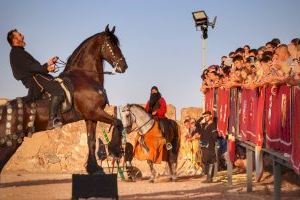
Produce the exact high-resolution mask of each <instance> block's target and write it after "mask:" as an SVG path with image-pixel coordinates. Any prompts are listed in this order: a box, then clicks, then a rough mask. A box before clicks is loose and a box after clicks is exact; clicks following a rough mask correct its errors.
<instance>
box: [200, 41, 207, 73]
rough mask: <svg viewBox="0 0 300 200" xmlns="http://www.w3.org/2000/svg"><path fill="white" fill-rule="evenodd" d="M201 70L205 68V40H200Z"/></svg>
mask: <svg viewBox="0 0 300 200" xmlns="http://www.w3.org/2000/svg"><path fill="white" fill-rule="evenodd" d="M201 67H202V69H204V68H205V67H206V39H203V38H202V66H201Z"/></svg>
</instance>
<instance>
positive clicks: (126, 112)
mask: <svg viewBox="0 0 300 200" xmlns="http://www.w3.org/2000/svg"><path fill="white" fill-rule="evenodd" d="M130 107H131V105H130V104H127V105H125V106H123V107H122V108H121V110H120V111H121V112H120V116H121V121H122V124H123V127H124V129H125V130H126V132H127V133H130V132H131V130H132V125H133V123H135V117H134V114H133V113H132V112H131V110H130Z"/></svg>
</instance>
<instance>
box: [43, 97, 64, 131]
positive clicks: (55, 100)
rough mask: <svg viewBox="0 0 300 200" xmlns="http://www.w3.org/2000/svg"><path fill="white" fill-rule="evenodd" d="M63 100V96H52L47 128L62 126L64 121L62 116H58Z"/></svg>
mask: <svg viewBox="0 0 300 200" xmlns="http://www.w3.org/2000/svg"><path fill="white" fill-rule="evenodd" d="M62 101H63V97H62V96H53V97H51V102H50V108H49V121H48V125H47V130H51V129H54V128H56V127H61V126H62V122H61V120H60V118H58V117H56V116H57V114H58V110H59V108H60V104H61V102H62Z"/></svg>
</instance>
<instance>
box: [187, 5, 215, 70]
mask: <svg viewBox="0 0 300 200" xmlns="http://www.w3.org/2000/svg"><path fill="white" fill-rule="evenodd" d="M192 14H193V18H194V21H195V27H196V30H197V31H200V30H201V32H202V68H203V69H204V68H205V67H206V39H207V37H208V34H207V30H208V27H209V26H211V27H212V28H214V27H215V24H216V21H217V17H214V20H213V21H212V22H209V20H208V17H207V15H206V13H205V11H204V10H201V11H195V12H192Z"/></svg>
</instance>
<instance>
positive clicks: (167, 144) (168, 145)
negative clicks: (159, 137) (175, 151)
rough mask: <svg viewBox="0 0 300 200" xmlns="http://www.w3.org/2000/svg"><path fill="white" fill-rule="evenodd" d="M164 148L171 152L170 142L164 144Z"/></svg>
mask: <svg viewBox="0 0 300 200" xmlns="http://www.w3.org/2000/svg"><path fill="white" fill-rule="evenodd" d="M166 148H167V150H168V151H169V150H171V149H172V148H173V146H172V144H171V143H170V142H167V143H166Z"/></svg>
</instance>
